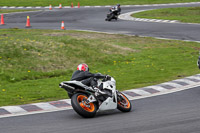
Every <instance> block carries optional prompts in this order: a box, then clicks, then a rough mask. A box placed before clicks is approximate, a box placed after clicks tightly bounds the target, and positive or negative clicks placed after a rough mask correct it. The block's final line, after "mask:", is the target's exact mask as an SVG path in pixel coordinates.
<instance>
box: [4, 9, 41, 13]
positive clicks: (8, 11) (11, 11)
mask: <svg viewBox="0 0 200 133" xmlns="http://www.w3.org/2000/svg"><path fill="white" fill-rule="evenodd" d="M27 11H37V10H25V9H17V10H16V9H0V13H13V12H27Z"/></svg>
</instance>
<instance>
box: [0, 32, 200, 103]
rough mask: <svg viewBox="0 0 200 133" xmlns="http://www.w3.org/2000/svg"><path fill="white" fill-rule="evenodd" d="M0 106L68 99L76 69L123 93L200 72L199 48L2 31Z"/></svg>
mask: <svg viewBox="0 0 200 133" xmlns="http://www.w3.org/2000/svg"><path fill="white" fill-rule="evenodd" d="M0 42H1V45H0V66H1V67H0V106H5V105H17V104H27V103H33V102H40V101H50V100H58V99H64V98H68V97H67V95H66V92H65V91H64V90H63V89H61V88H59V87H58V84H59V83H60V82H62V81H66V80H69V79H70V78H71V75H72V73H73V71H75V70H76V67H77V65H78V64H79V63H83V62H84V63H87V64H88V65H89V66H90V70H91V72H93V73H96V72H101V73H103V74H109V75H111V76H113V77H114V78H115V79H116V81H117V89H119V90H127V89H132V88H138V87H143V86H148V85H155V84H158V83H161V82H165V81H170V80H173V79H177V78H182V77H184V76H189V75H193V74H196V73H198V72H199V70H198V69H197V66H196V60H197V57H198V51H199V49H200V45H199V43H195V42H182V41H172V40H158V39H153V38H150V37H148V38H147V37H146V38H144V37H137V36H135V37H134V36H126V35H108V34H101V33H90V32H78V31H59V30H29V29H26V30H22V29H1V30H0Z"/></svg>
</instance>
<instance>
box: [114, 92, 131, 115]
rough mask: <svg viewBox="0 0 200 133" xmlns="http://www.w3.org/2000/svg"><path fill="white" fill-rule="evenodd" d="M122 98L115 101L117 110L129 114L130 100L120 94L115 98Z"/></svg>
mask: <svg viewBox="0 0 200 133" xmlns="http://www.w3.org/2000/svg"><path fill="white" fill-rule="evenodd" d="M120 96H121V97H122V98H117V99H120V100H117V109H119V110H120V111H122V112H129V111H131V108H132V105H131V102H130V100H129V99H128V98H127V97H126V96H125V95H124V94H123V93H121V92H119V94H118V96H117V97H120Z"/></svg>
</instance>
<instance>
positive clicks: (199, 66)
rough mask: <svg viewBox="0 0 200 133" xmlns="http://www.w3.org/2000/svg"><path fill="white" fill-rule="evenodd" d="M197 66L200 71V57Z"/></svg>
mask: <svg viewBox="0 0 200 133" xmlns="http://www.w3.org/2000/svg"><path fill="white" fill-rule="evenodd" d="M197 66H198V68H199V69H200V56H199V58H198V60H197Z"/></svg>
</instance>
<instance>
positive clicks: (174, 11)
mask: <svg viewBox="0 0 200 133" xmlns="http://www.w3.org/2000/svg"><path fill="white" fill-rule="evenodd" d="M199 15H200V7H181V8H167V9H156V10H150V11H145V12H140V13H136V14H133V15H132V16H133V17H136V18H149V19H166V20H178V21H180V22H185V23H200V17H199Z"/></svg>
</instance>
